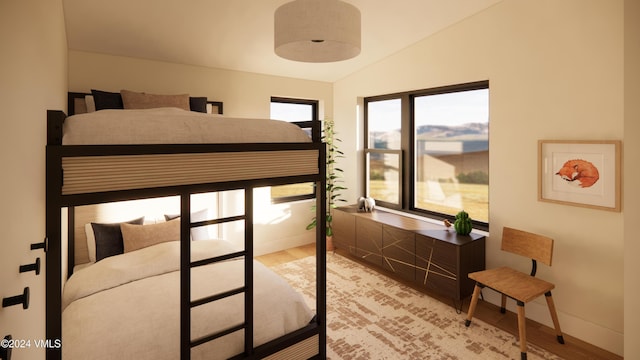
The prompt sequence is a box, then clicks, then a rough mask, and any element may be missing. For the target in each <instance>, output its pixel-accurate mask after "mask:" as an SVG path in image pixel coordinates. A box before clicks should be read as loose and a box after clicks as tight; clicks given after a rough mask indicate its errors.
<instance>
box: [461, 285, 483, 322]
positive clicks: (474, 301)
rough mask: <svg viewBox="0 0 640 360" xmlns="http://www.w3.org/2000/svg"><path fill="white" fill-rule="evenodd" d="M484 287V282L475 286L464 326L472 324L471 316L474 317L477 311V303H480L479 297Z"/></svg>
mask: <svg viewBox="0 0 640 360" xmlns="http://www.w3.org/2000/svg"><path fill="white" fill-rule="evenodd" d="M483 287H484V286H483V285H482V284H479V283H476V286H475V287H474V288H473V295H471V303H470V304H469V312H468V313H467V320H466V321H465V322H464V326H466V327H469V325H471V318H473V313H474V312H475V311H476V305H478V298H479V297H480V290H482V288H483Z"/></svg>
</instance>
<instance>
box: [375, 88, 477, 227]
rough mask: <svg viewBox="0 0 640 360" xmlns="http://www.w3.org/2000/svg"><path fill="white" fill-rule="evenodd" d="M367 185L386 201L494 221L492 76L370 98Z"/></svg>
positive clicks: (407, 207)
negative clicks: (491, 189)
mask: <svg viewBox="0 0 640 360" xmlns="http://www.w3.org/2000/svg"><path fill="white" fill-rule="evenodd" d="M365 133H366V135H365V136H366V138H365V151H364V152H365V157H366V158H365V168H366V174H365V189H366V191H367V194H369V196H372V197H373V198H375V199H376V202H377V203H380V205H381V206H386V207H390V208H395V209H399V210H402V211H408V212H414V213H420V214H423V215H426V216H430V217H434V218H437V219H442V218H449V219H452V218H453V217H454V216H455V214H456V213H458V212H459V211H460V210H465V211H467V212H468V213H469V214H470V216H471V218H472V219H473V220H474V221H475V225H476V226H477V227H480V228H488V222H489V82H488V81H481V82H474V83H467V84H460V85H453V86H445V87H439V88H433V89H425V90H418V91H412V92H406V93H400V94H391V95H384V96H376V97H370V98H366V99H365Z"/></svg>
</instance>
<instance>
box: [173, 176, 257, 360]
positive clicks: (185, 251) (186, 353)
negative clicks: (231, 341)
mask: <svg viewBox="0 0 640 360" xmlns="http://www.w3.org/2000/svg"><path fill="white" fill-rule="evenodd" d="M244 193H245V196H244V197H245V214H244V215H239V216H232V217H227V218H219V219H214V220H207V221H201V222H196V223H191V215H190V214H191V194H189V193H185V194H182V195H181V196H180V209H181V223H180V237H181V242H180V244H181V245H180V359H181V360H186V359H190V357H191V349H192V348H194V347H196V346H198V345H202V344H204V343H206V342H209V341H213V340H215V339H218V338H220V337H223V336H226V335H229V334H232V333H235V332H237V331H241V330H244V333H245V337H244V338H245V341H244V355H247V356H248V355H251V354H252V352H253V276H252V275H253V188H252V187H246V188H244ZM239 220H244V223H245V236H244V239H245V241H244V242H245V249H244V251H238V252H234V253H229V254H225V255H221V256H215V257H212V258H207V259H202V260H198V261H193V262H192V261H191V241H190V240H189V239H190V231H191V228H193V227H199V226H206V225H213V224H220V223H225V222H232V221H239ZM184 239H187V240H186V241H185V240H184ZM240 257H244V286H241V287H238V288H235V289H231V290H228V291H225V292H223V293H219V294H214V295H211V296H207V297H204V298H200V299H196V300H191V269H193V268H196V267H199V266H204V265H209V264H213V263H217V262H221V261H226V260H230V259H236V258H240ZM242 293H244V322H243V323H241V324H238V325H234V326H231V327H229V328H227V329H225V330H222V331H220V332H217V333H212V334H209V335H206V336H203V337H200V338H197V339H191V309H193V308H195V307H198V306H201V305H205V304H208V303H210V302H213V301H218V300H222V299H225V298H228V297H230V296H235V295H238V294H242Z"/></svg>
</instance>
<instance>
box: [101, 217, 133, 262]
mask: <svg viewBox="0 0 640 360" xmlns="http://www.w3.org/2000/svg"><path fill="white" fill-rule="evenodd" d="M126 223H127V224H134V225H142V224H143V223H144V216H143V217H141V218H138V219H134V220H130V221H126ZM120 224H121V223H111V224H100V223H91V227H92V228H93V235H94V237H95V239H96V262H98V261H100V260H102V259H104V258H107V257H109V256H113V255H119V254H123V253H124V243H123V242H122V231H121V230H120Z"/></svg>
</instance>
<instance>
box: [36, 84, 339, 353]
mask: <svg viewBox="0 0 640 360" xmlns="http://www.w3.org/2000/svg"><path fill="white" fill-rule="evenodd" d="M88 95H89V94H84V93H69V114H70V116H69V117H67V115H66V114H64V113H63V112H62V111H53V110H49V111H48V112H47V146H46V176H47V179H46V239H45V242H46V252H47V261H46V337H47V339H52V340H58V339H60V340H61V341H60V342H59V343H61V345H62V348H60V347H51V348H48V349H47V352H46V355H47V356H46V357H47V360H53V359H61V358H63V354H66V355H65V357H68V358H69V359H70V360H73V358H72V356H71V355H70V354H73V353H76V354H79V355H77V356H78V357H85V358H86V357H87V356H88V354H90V357H92V358H105V359H107V358H112V357H111V356H110V354H109V353H110V352H111V351H112V352H113V354H119V355H118V358H120V357H121V356H123V355H122V354H136V355H135V357H136V358H154V359H156V358H159V359H161V358H168V359H171V358H177V357H178V354H179V357H180V358H181V359H190V358H198V359H200V358H203V359H210V358H234V359H260V358H269V359H307V358H314V359H324V358H325V356H326V350H325V347H326V321H325V320H326V315H325V314H326V298H325V295H326V289H325V287H326V279H325V276H326V275H325V273H326V244H325V241H324V239H325V230H324V228H323V227H317V229H316V234H315V235H316V257H317V261H316V266H317V269H316V274H317V278H316V286H317V289H316V304H315V309H314V310H315V311H312V312H311V313H309V310H308V309H305V306H303V305H301V304H300V302H299V298H296V294H292V295H291V297H286V298H283V297H280V296H281V295H282V294H284V293H287V292H289V290H290V289H288V288H287V287H288V285H287V284H286V282H285V281H284V280H283V279H281V278H279V277H278V276H277V275H275V274H274V273H271V272H270V271H269V270H268V269H266V267H263V266H262V265H261V264H260V263H258V262H257V261H255V260H253V211H254V208H253V189H254V188H257V187H264V186H275V185H284V184H292V183H303V182H312V183H314V184H315V187H316V188H317V189H324V187H325V181H326V180H325V161H324V159H325V146H324V144H323V143H322V142H321V141H320V126H319V124H317V123H315V122H306V123H300V124H298V125H299V126H300V127H303V128H311V134H312V136H311V139H308V137H307V139H308V141H299V140H297V139H298V138H295V137H294V138H293V139H294V140H292V139H283V140H278V139H277V138H266V140H264V139H262V138H259V139H258V138H256V136H259V135H260V134H262V131H257V132H256V131H253V130H251V129H247V130H243V131H240V138H239V140H234V138H231V137H229V136H223V137H222V138H221V140H219V141H218V140H217V139H218V137H208V136H201V134H198V135H197V136H196V135H194V136H189V135H188V134H182V133H181V130H174V129H171V130H169V131H168V132H169V133H171V135H172V136H171V137H172V140H170V141H164V139H165V138H166V136H167V135H166V134H164V135H163V134H161V135H157V136H156V137H154V136H155V135H154V136H151V137H145V136H146V135H145V133H146V132H147V130H148V129H143V130H135V127H136V126H138V125H140V124H141V123H136V122H137V121H140V120H137V119H139V118H135V119H136V120H133V123H132V125H131V126H134V128H133V129H130V130H123V131H111V132H114V133H128V135H126V136H125V138H124V140H123V138H121V137H120V138H119V137H117V134H116V137H115V138H113V139H110V140H109V139H105V138H104V137H101V138H100V137H99V138H98V139H97V140H86V139H85V133H83V130H77V127H73V128H72V124H79V125H78V126H79V128H80V129H82V127H83V126H84V127H87V126H93V124H92V123H90V122H89V121H88V119H93V117H88V115H87V114H82V115H79V114H76V112H86V111H87V99H86V98H87V96H88ZM198 99H199V100H201V99H202V98H198ZM207 103H208V107H209V109H213V112H214V113H219V114H221V113H222V103H221V102H212V101H207ZM91 106H92V105H91ZM76 109H81V111H76ZM118 111H119V110H102V111H96V112H95V114H91V115H99V116H98V117H100V116H106V115H105V114H107V113H110V114H109V117H108V118H107V120H106V122H107V123H108V125H107V126H110V127H111V129H114V128H118V129H120V128H121V127H122V126H124V125H123V124H125V123H126V122H128V120H122V119H123V118H125V116H124V114H125V112H126V113H135V112H136V111H135V110H131V111H129V110H126V111H120V112H118ZM209 111H211V110H209ZM140 112H141V113H144V116H146V117H150V118H151V121H156V122H155V123H154V125H153V126H152V127H155V128H157V127H159V126H160V127H164V126H167V127H170V126H173V125H172V124H170V123H166V122H158V121H160V120H158V119H159V118H163V117H169V118H171V119H173V118H175V117H176V116H177V117H178V118H179V121H177V122H178V123H180V124H183V123H185V122H187V123H186V124H187V127H194V126H193V125H190V124H191V123H188V121H189V120H185V119H186V117H190V115H194V114H185V113H189V111H185V110H177V109H150V110H148V111H146V110H145V111H140ZM71 114H75V116H71ZM138 115H139V114H137V115H136V116H138ZM183 115H184V118H182V117H181V116H183ZM207 116H209V115H205V114H197V115H196V117H199V119H197V120H198V121H200V125H198V126H195V127H194V128H196V129H197V130H196V132H197V133H202V132H203V131H204V130H203V129H204V128H207V127H209V126H210V124H209V123H207V124H204V125H203V124H202V123H203V121H202V120H203V119H204V120H206V121H208V122H210V123H216V125H219V126H222V128H223V129H224V128H225V126H227V127H226V129H233V128H236V126H239V124H240V123H241V122H242V120H239V119H223V118H217V117H215V116H214V115H211V116H210V117H207ZM114 121H115V123H113V122H114ZM122 121H124V122H122ZM170 121H175V120H170ZM260 121H262V120H260ZM267 121H269V120H267ZM270 121H272V122H271V123H269V124H268V126H275V122H273V120H270ZM110 122H111V123H110ZM225 124H226V125H225ZM256 124H257V122H249V125H248V126H250V127H253V126H255V125H256ZM289 125H290V124H288V125H284V126H285V127H286V126H289ZM127 126H128V125H127ZM142 126H144V125H142ZM74 129H76V130H74ZM165 130H166V129H165ZM74 131H75V133H74ZM298 131H300V130H298ZM89 132H91V131H89ZM94 132H95V131H94ZM105 132H110V131H100V133H105ZM165 132H167V131H165ZM213 132H216V130H214V131H213ZM217 132H218V133H220V132H221V131H220V130H217ZM222 132H224V131H222ZM252 132H253V133H254V135H253V137H252V135H248V136H247V133H249V134H251V133H252ZM280 132H281V131H280V130H278V131H276V133H280ZM131 134H137V135H133V136H132V135H131ZM175 134H178V136H173V135H175ZM99 135H104V134H99ZM218 135H219V134H218ZM223 135H224V134H223ZM141 138H142V140H141V141H139V139H141ZM191 138H195V139H196V140H194V141H184V140H185V139H191ZM226 190H242V191H243V192H244V214H242V215H238V216H231V217H227V218H224V217H222V218H213V219H199V218H198V219H196V217H195V216H194V214H193V209H192V206H191V197H192V195H194V194H201V193H209V192H218V191H226ZM167 196H177V197H179V201H180V214H178V215H179V216H178V218H177V219H174V220H169V219H168V220H167V221H166V223H165V224H163V225H162V226H164V228H162V229H161V230H159V232H158V231H151V230H149V229H151V227H147V225H131V226H132V227H128V226H129V225H126V226H125V225H120V229H121V232H122V235H124V233H125V229H127V230H126V231H134V232H133V234H134V235H135V234H136V232H137V234H140V232H139V229H141V228H140V227H145V229H146V230H149V231H150V233H151V234H155V235H153V236H158V234H161V235H159V237H163V235H162V234H166V233H167V231H168V230H167V227H171V232H175V233H176V234H177V237H179V240H178V241H169V240H167V239H165V240H158V241H156V240H152V241H151V242H150V243H149V244H146V245H140V244H138V245H131V244H135V242H134V243H130V245H129V246H133V247H131V248H130V249H129V250H131V251H127V250H125V251H124V253H123V254H118V255H116V256H111V257H108V258H104V259H102V260H99V261H97V262H95V263H94V264H93V265H90V266H86V265H84V266H85V268H84V269H83V270H79V271H76V273H75V275H73V276H71V274H73V272H74V268H78V265H82V264H81V263H82V262H85V261H87V259H85V258H84V257H83V256H86V255H83V254H80V252H85V253H86V251H87V250H86V249H83V246H84V247H85V248H86V240H85V239H82V240H80V239H76V238H78V237H80V236H79V234H80V233H81V231H80V232H79V231H78V229H79V228H82V225H83V224H77V223H76V211H75V209H76V208H79V207H82V206H85V205H91V204H101V203H107V202H115V201H122V200H134V199H145V198H156V197H167ZM325 214H326V197H325V193H324V191H318V192H317V197H316V216H317V217H318V219H320V220H319V221H321V223H322V222H324V216H325ZM83 221H86V219H84V220H83ZM230 221H243V222H244V234H245V236H244V248H242V249H237V248H235V247H232V246H229V244H228V243H226V242H225V241H224V240H217V241H213V240H196V239H192V234H193V232H192V231H193V230H194V229H197V228H199V227H203V226H209V225H213V224H222V223H225V222H230ZM157 225H161V224H157ZM136 226H137V227H136ZM154 226H155V225H154ZM131 229H134V230H131ZM143 232H144V231H143ZM127 234H128V233H127ZM145 234H147V235H148V234H149V232H146V233H145ZM128 236H129V235H128ZM145 236H146V235H145ZM130 238H131V239H134V238H135V237H134V236H133V235H130ZM127 241H128V240H127ZM142 241H143V243H144V241H147V240H144V239H143V240H142ZM147 245H149V246H147ZM125 246H127V245H125ZM79 249H80V250H79ZM63 259H66V260H67V261H66V262H64V263H63ZM158 259H164V260H162V261H159V260H158ZM114 270H115V271H114ZM67 277H69V278H68V279H67ZM143 280H144V281H143ZM146 281H149V282H150V284H149V285H143V283H144V282H146ZM98 285H100V286H98ZM136 287H141V288H142V290H141V291H140V292H139V293H138V292H136V291H137V290H135V288H136ZM63 288H64V295H63ZM115 291H120V293H118V292H115ZM176 292H179V296H174V297H172V295H175V293H176ZM163 294H166V296H163ZM128 295H130V296H131V297H127V298H126V299H122V297H123V296H128ZM101 297H102V298H101ZM96 298H97V299H96ZM176 298H179V299H177V300H176ZM300 298H301V297H300ZM163 299H164V300H166V299H173V300H175V301H172V300H167V301H164V303H166V304H164V305H161V306H173V308H170V309H169V310H167V308H159V309H155V308H154V307H155V306H156V305H155V301H156V300H158V301H159V302H163V301H161V300H163ZM147 302H151V303H153V304H151V303H149V304H147ZM78 303H80V304H79V305H77V304H78ZM84 303H89V305H86V304H84ZM167 304H169V305H167ZM171 304H173V305H171ZM223 304H224V305H223ZM277 305H282V306H283V307H284V309H285V310H284V312H283V313H278V312H276V311H277V310H276V307H277ZM222 306H226V307H224V308H223V307H222ZM175 307H179V310H177V309H175ZM61 309H62V310H61ZM87 312H89V313H91V314H93V315H96V316H97V317H95V318H94V317H92V318H91V319H93V320H91V319H87V318H86V313H87ZM123 313H124V314H128V315H122V316H120V317H118V315H117V314H123ZM146 313H148V314H146ZM289 313H293V314H289ZM63 314H64V316H63ZM145 314H146V315H145ZM171 314H172V315H171ZM165 315H166V316H165ZM227 315H228V316H227ZM289 315H293V317H289ZM123 317H124V318H128V319H123ZM148 317H151V318H152V319H148ZM70 319H75V321H78V324H77V326H76V325H75V324H74V325H73V326H69V324H66V325H65V326H64V327H63V322H64V321H63V320H65V321H71V320H70ZM78 319H80V320H78ZM215 319H222V320H220V321H216V320H215ZM127 321H129V323H127ZM147 322H148V323H147ZM280 322H282V323H280ZM211 324H213V326H211ZM94 325H97V326H94ZM171 325H173V326H174V328H175V329H174V330H171V329H169V328H171ZM93 327H98V328H102V329H101V330H100V329H99V331H94V329H93ZM63 328H64V329H66V330H64V331H63ZM203 328H207V329H206V330H204V329H203ZM265 328H274V329H273V330H274V332H272V333H268V334H267V333H263V331H264V329H265ZM145 333H148V334H150V335H147V337H149V336H151V340H147V342H148V341H151V342H152V343H153V346H151V347H150V346H149V344H146V345H145V341H142V340H140V339H139V338H138V336H143V335H144V334H145ZM87 334H94V335H93V337H94V338H92V337H91V336H90V335H87ZM75 336H77V337H78V339H79V340H74V337H75ZM110 336H113V337H114V339H111V341H110V342H106V344H107V345H104V344H102V346H94V344H95V343H97V342H98V341H100V339H102V340H104V339H106V338H109V337H110ZM105 346H106V347H105ZM129 346H131V347H133V349H131V350H122V349H121V348H125V347H129ZM66 347H69V348H71V347H73V349H72V350H73V351H71V350H69V351H67V348H66ZM115 347H118V349H117V350H118V351H116V349H115ZM109 349H111V351H110V350H109ZM91 351H95V353H91ZM123 351H124V352H123Z"/></svg>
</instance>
